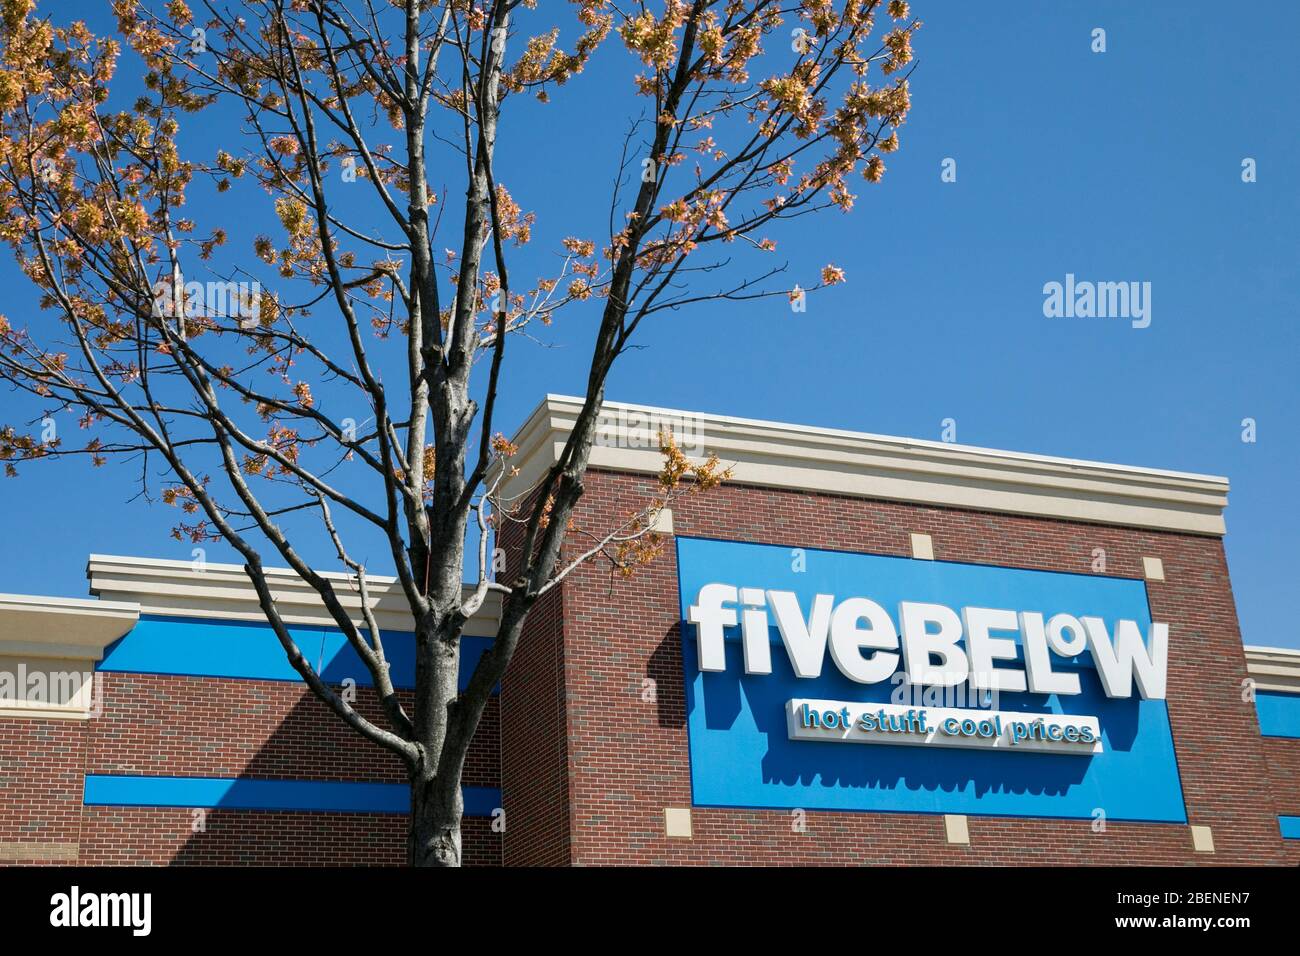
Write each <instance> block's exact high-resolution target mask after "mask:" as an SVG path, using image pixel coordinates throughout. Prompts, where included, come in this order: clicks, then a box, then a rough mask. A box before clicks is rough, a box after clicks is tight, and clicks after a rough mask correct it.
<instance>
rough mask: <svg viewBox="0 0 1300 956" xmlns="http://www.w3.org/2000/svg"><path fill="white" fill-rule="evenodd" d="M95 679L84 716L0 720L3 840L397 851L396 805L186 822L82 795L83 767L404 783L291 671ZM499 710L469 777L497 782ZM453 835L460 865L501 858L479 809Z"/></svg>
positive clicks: (305, 854) (364, 698)
mask: <svg viewBox="0 0 1300 956" xmlns="http://www.w3.org/2000/svg"><path fill="white" fill-rule="evenodd" d="M100 678H101V680H102V684H101V693H102V698H101V700H102V708H103V709H102V713H101V714H100V716H98V717H95V718H93V719H91V720H87V721H67V720H22V719H3V720H0V843H21V844H27V845H32V844H54V843H57V844H66V843H71V844H80V851H79V856H78V860H77V862H80V863H82V864H101V863H103V864H112V863H120V864H140V863H180V864H186V863H223V864H239V863H247V864H250V865H251V864H256V865H281V864H283V865H326V866H328V865H354V864H365V863H387V864H399V863H401V862H403V860H404V859H405V853H406V849H405V847H406V816H405V815H404V814H377V813H315V812H280V811H264V810H226V809H210V810H208V811H207V812H206V820H205V828H204V830H203V831H202V832H195V831H194V829H193V826H192V823H193V819H194V813H193V811H192V810H189V809H171V808H151V807H83V806H82V787H83V779H84V777H83V775H84V774H97V773H99V774H144V775H157V776H207V777H232V776H241V777H250V778H287V779H304V780H349V781H371V782H384V783H402V782H405V775H404V773H403V770H402V766H401V763H400V761H399V760H398V759H397V758H396V757H394V756H393V755H392V754H390V753H388V752H387V751H385V750H383V749H382V748H380V747H378V746H376V745H374V744H371V743H370V742H368V741H366V740H364V739H363V738H361V737H360V736H359V735H358V734H356V733H355V732H354V731H352V730H350V729H349V728H347V727H346V726H345V725H344V724H343V723H342V721H340V720H339V719H338V718H337V717H336V716H334V715H333V714H332V713H330V712H329V711H328V710H327V709H326V707H325V705H324V704H322V703H321V702H320V701H318V700H317V699H316V698H315V696H314V695H312V693H311V692H310V691H309V690H308V689H307V688H306V687H305V686H303V685H301V684H296V683H290V682H284V681H263V680H226V679H220V680H219V679H215V678H199V677H178V676H169V675H155V674H122V673H102V674H100ZM357 693H358V698H357V707H358V709H359V710H360V711H361V712H362V713H363V714H365V715H366V716H368V717H370V718H371V719H372V720H375V721H376V722H377V723H380V724H381V725H382V724H383V722H384V721H383V718H382V717H381V715H380V713H379V705H378V700H377V699H376V698H375V696H374V694H373V692H372V691H371V690H369V689H368V688H359V689H358V692H357ZM405 703H406V704H407V705H408V707H409V705H410V700H409V696H408V699H407V700H406V701H405ZM499 714H500V709H499V705H498V702H497V701H496V700H493V701H491V702H489V704H488V708H487V710H486V712H485V714H484V718H483V723H482V724H481V725H480V727H479V732H478V734H477V735H476V737H475V740H474V743H473V744H472V746H471V748H470V753H469V757H468V759H467V762H466V768H465V775H464V783H465V785H466V786H481V787H498V786H500V780H501V773H500V756H499V749H498V746H497V738H498V733H499V731H498V726H499ZM462 845H463V850H464V859H465V862H466V863H467V864H499V863H500V862H501V838H500V835H499V834H496V833H493V832H492V830H491V821H490V820H489V819H487V818H469V819H466V821H465V823H464V827H463V829H462ZM0 862H4V861H3V860H0ZM36 862H40V861H39V860H37V861H36ZM50 862H54V861H50ZM63 862H69V861H67V860H64V861H63Z"/></svg>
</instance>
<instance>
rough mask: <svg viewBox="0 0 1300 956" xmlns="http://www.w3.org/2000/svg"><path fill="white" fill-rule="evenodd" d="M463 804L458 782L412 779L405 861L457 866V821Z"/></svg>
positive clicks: (458, 826)
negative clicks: (446, 782) (409, 821)
mask: <svg viewBox="0 0 1300 956" xmlns="http://www.w3.org/2000/svg"><path fill="white" fill-rule="evenodd" d="M464 810H465V805H464V800H463V799H462V797H461V792H460V786H459V783H458V782H455V783H453V784H452V785H451V786H448V785H447V784H445V783H443V782H442V781H440V780H439V779H438V778H436V777H433V778H428V779H425V778H421V777H419V776H412V778H411V824H410V830H409V831H408V833H407V838H406V862H407V863H408V864H410V865H411V866H460V818H461V815H462V814H463V813H464Z"/></svg>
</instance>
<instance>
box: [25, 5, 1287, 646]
mask: <svg viewBox="0 0 1300 956" xmlns="http://www.w3.org/2000/svg"><path fill="white" fill-rule="evenodd" d="M87 6H89V5H87ZM913 12H914V13H915V14H916V15H918V16H920V17H921V18H922V19H923V20H924V21H925V27H924V28H923V29H922V31H921V32H920V33H919V34H918V36H917V38H916V42H915V47H916V51H917V55H918V59H919V68H918V69H917V71H916V73H915V74H914V76H913V110H912V114H911V117H910V119H909V121H908V123H907V125H906V126H905V127H904V128H903V130H902V131H901V139H902V149H901V151H900V152H898V153H896V154H894V155H893V156H892V157H889V160H888V164H889V169H888V172H887V173H886V175H885V181H884V183H883V184H882V185H880V186H871V185H869V184H867V183H861V184H860V188H859V189H858V193H859V199H858V203H857V206H856V208H855V210H854V212H853V213H852V214H850V215H848V216H844V215H841V214H840V213H838V212H836V213H829V214H827V215H825V216H824V217H822V218H820V219H818V220H816V221H815V222H813V221H811V220H805V221H802V222H799V223H795V224H791V225H788V226H787V227H785V228H784V229H783V231H781V232H778V233H774V235H775V237H776V238H777V239H778V241H779V249H780V254H781V255H782V256H783V257H786V258H788V259H789V261H790V264H791V274H792V276H794V277H795V278H796V279H800V280H801V281H803V283H804V284H805V285H807V284H810V283H811V282H812V281H815V278H814V277H815V274H816V270H817V269H819V268H820V266H821V265H822V264H823V263H825V262H827V261H833V262H835V263H836V264H838V265H840V266H842V267H843V268H844V269H845V270H846V272H847V274H848V282H847V284H845V285H843V286H839V287H836V288H834V289H831V290H828V291H826V292H822V293H819V294H817V295H816V296H814V297H812V298H811V299H810V301H809V306H808V311H807V312H806V313H805V314H802V315H795V314H792V313H791V312H790V311H789V309H788V308H787V307H786V306H785V304H784V302H783V301H781V300H771V301H767V302H760V303H757V304H748V305H744V304H736V305H732V304H727V303H723V304H718V305H710V306H708V307H706V308H703V309H699V308H697V309H695V310H693V311H686V312H682V313H679V314H671V313H665V314H661V315H660V316H659V317H658V319H657V320H656V321H655V323H654V324H653V325H651V326H648V327H644V328H643V330H642V334H641V337H640V342H639V344H640V345H641V346H642V348H641V349H640V350H638V351H635V352H633V353H632V354H629V355H627V356H625V357H624V358H623V359H622V360H621V363H620V365H619V366H618V367H617V368H616V371H615V372H614V374H613V376H612V378H611V383H610V387H609V389H608V395H609V397H610V398H613V399H617V400H623V401H631V402H640V403H646V404H654V405H664V406H670V407H677V408H686V409H698V410H704V411H710V412H718V413H723V414H731V415H740V416H746V417H752V418H769V419H775V420H780V421H789V422H799V423H806V424H810V425H822V426H831V427H839V428H852V429H861V430H866V431H872V432H880V433H886V434H897V435H908V436H917V437H921V438H931V439H934V438H938V437H939V431H940V428H941V425H940V423H941V421H942V420H943V419H945V418H949V417H951V418H953V419H955V420H956V422H957V430H958V434H957V437H958V440H959V441H961V442H963V443H968V444H975V445H982V446H989V447H996V448H1007V449H1014V450H1022V451H1029V452H1037V453H1043V454H1053V455H1064V456H1069V457H1075V458H1088V459H1098V460H1103V461H1111V462H1122V463H1127V464H1134V465H1147V466H1153V467H1159V468H1171V469H1178V470H1185V471H1196V472H1206V473H1211V474H1217V475H1226V476H1228V477H1229V478H1230V479H1231V482H1232V492H1231V495H1230V506H1229V508H1228V511H1227V522H1228V529H1229V530H1228V537H1227V549H1228V559H1229V567H1230V570H1231V574H1232V580H1233V586H1234V590H1235V593H1236V597H1237V604H1238V611H1239V613H1240V617H1241V622H1242V629H1243V634H1244V637H1245V639H1246V641H1247V642H1248V643H1255V644H1268V645H1280V646H1291V647H1297V646H1300V633H1298V632H1297V631H1296V630H1295V628H1294V627H1293V626H1292V624H1291V623H1290V622H1291V621H1293V620H1294V617H1293V614H1292V613H1291V608H1290V601H1291V600H1292V599H1293V596H1294V590H1295V588H1294V586H1295V582H1296V577H1297V570H1298V567H1297V558H1296V545H1295V542H1296V541H1297V540H1300V511H1298V509H1297V507H1296V491H1297V481H1296V475H1297V472H1298V471H1300V450H1298V449H1300V443H1298V442H1297V434H1296V431H1297V426H1296V414H1297V404H1298V403H1297V396H1298V394H1300V386H1297V364H1298V356H1300V348H1298V346H1300V332H1298V331H1297V319H1298V318H1300V304H1298V299H1297V294H1296V292H1297V289H1300V241H1298V240H1300V185H1298V184H1297V174H1296V171H1295V164H1296V157H1297V156H1300V122H1297V121H1298V120H1300V102H1298V100H1300V57H1297V56H1296V43H1297V40H1296V38H1297V37H1300V4H1293V3H1284V2H1275V3H1240V4H1235V5H1232V6H1231V7H1227V8H1225V7H1224V6H1223V5H1221V4H1211V3H1208V2H1204V3H1190V4H1188V3H1180V4H1174V3H1142V4H1134V3H1127V2H1029V3H1023V4H1012V5H988V4H970V3H965V2H956V0H915V2H914V3H913ZM78 13H80V11H78ZM96 19H98V18H97V17H96V18H92V20H96ZM1095 27H1102V28H1104V29H1105V30H1106V40H1107V52H1105V53H1103V54H1096V53H1093V52H1091V50H1090V44H1091V35H1090V34H1091V31H1092V30H1093V28H1095ZM627 83H628V80H627V72H626V70H625V68H624V66H623V64H622V62H621V60H620V59H619V58H618V57H617V56H614V55H612V51H611V55H608V56H605V57H603V58H602V59H601V60H600V61H599V62H597V63H596V64H594V65H593V66H592V68H591V69H590V70H589V71H588V73H587V74H586V75H584V76H583V77H580V78H579V79H578V80H577V81H575V82H574V83H573V84H572V85H571V86H570V87H567V88H565V89H563V90H560V91H558V95H557V97H556V102H555V103H554V104H552V105H551V106H549V107H541V106H539V105H537V104H533V103H531V102H524V101H522V100H520V101H519V102H518V103H517V104H515V103H511V104H510V105H509V106H508V109H513V110H515V111H516V112H515V113H514V115H513V116H511V115H509V114H508V116H507V120H506V125H505V126H503V131H502V139H501V145H500V148H501V149H502V150H503V151H504V153H505V158H504V161H503V164H502V168H501V171H500V173H499V177H500V178H501V179H502V181H504V182H506V183H507V184H508V185H509V186H510V188H511V191H512V193H513V195H514V196H515V198H516V200H517V201H519V202H520V203H521V205H523V206H524V207H525V208H526V209H530V210H533V211H535V212H536V214H537V217H538V223H539V226H538V233H539V235H547V236H555V235H568V234H575V235H589V236H593V237H595V236H598V235H599V234H600V226H601V224H602V223H603V221H604V217H605V215H606V211H607V202H608V183H609V182H610V180H611V177H612V172H611V170H612V167H613V164H614V163H615V162H616V161H617V158H618V153H619V149H620V147H621V137H622V133H623V131H624V130H625V128H626V126H627V120H628V117H629V110H633V111H635V110H638V109H639V105H638V104H634V103H633V100H632V98H631V97H629V96H626V95H623V94H622V92H621V91H624V90H625V89H626V86H627ZM512 124H513V125H512ZM948 157H951V158H953V159H955V160H956V163H957V182H955V183H943V182H941V180H940V169H941V163H942V161H943V160H944V159H945V158H948ZM1244 157H1252V158H1254V159H1255V160H1256V161H1257V164H1258V182H1256V183H1253V184H1244V183H1243V182H1242V181H1241V162H1242V159H1243V158H1244ZM239 195H241V196H243V197H246V198H247V200H248V201H254V198H253V197H252V195H251V193H249V192H244V193H241V194H239ZM234 201H236V200H227V201H226V203H227V205H226V207H225V210H224V212H225V214H227V215H228V210H229V208H230V207H229V203H230V202H234ZM208 208H209V210H211V209H212V208H213V207H211V206H209V207H208ZM245 214H246V213H245V211H244V210H243V209H240V210H239V212H238V215H239V216H241V217H242V216H244V215H245ZM258 214H259V215H260V214H261V213H258ZM247 215H250V216H251V215H253V213H252V212H251V211H249V212H248V213H247ZM195 217H196V218H198V219H200V221H204V220H203V209H202V207H200V208H198V209H196V212H195ZM1066 273H1074V274H1075V275H1076V276H1077V277H1079V278H1080V279H1091V280H1105V281H1121V280H1136V281H1149V282H1150V283H1151V284H1152V322H1151V326H1150V327H1149V328H1146V329H1141V330H1138V329H1133V328H1131V327H1130V325H1129V323H1128V322H1126V321H1123V320H1114V319H1064V318H1057V319H1048V318H1045V317H1044V315H1043V311H1042V304H1043V293H1042V288H1043V284H1044V283H1046V282H1049V281H1053V280H1056V281H1061V280H1063V279H1064V277H1065V275H1066ZM0 281H3V282H4V284H5V288H6V290H7V293H8V295H7V296H6V302H5V304H4V307H3V308H2V309H0V311H3V312H4V313H5V314H7V315H9V316H10V318H11V319H12V320H14V321H15V322H17V321H19V320H20V318H21V316H22V315H23V314H24V310H25V309H29V308H30V303H31V297H30V295H28V294H27V292H26V290H25V289H23V288H22V286H21V281H22V280H21V278H20V277H17V276H16V275H15V272H14V269H13V267H12V265H11V264H10V263H8V262H6V263H4V264H3V265H0ZM594 316H595V311H594V309H593V310H592V311H590V312H587V313H583V314H576V313H575V314H573V315H572V316H571V317H570V318H568V319H565V320H564V321H563V322H562V323H560V324H558V325H557V326H556V327H555V328H554V329H553V330H550V331H548V332H547V333H546V341H547V342H548V343H549V344H551V345H553V346H554V347H553V348H548V349H544V348H540V347H537V346H520V347H516V348H515V351H514V353H513V361H512V362H511V363H510V364H509V366H508V368H507V374H506V382H507V384H506V386H505V390H504V395H503V398H502V403H503V404H502V409H501V417H500V419H499V421H500V423H501V425H502V427H503V429H504V430H505V431H507V432H509V431H510V430H511V429H512V428H513V427H514V426H515V425H516V424H518V423H520V422H521V421H522V420H523V418H524V416H525V415H526V414H527V412H528V411H529V410H530V409H531V408H532V407H533V406H534V405H535V404H536V402H537V401H538V399H539V398H540V396H541V395H542V394H543V393H545V392H548V391H550V392H561V393H579V392H580V391H581V389H582V387H583V383H584V381H585V377H586V366H587V360H588V356H589V349H590V346H589V334H590V331H591V329H592V322H593V319H594ZM25 409H26V406H21V405H20V403H18V402H16V401H15V399H14V398H13V397H12V396H11V395H9V394H7V393H0V420H7V421H11V420H14V419H16V418H19V417H20V414H19V413H20V412H21V411H24V410H25ZM1246 417H1251V418H1254V419H1255V420H1256V421H1257V423H1258V440H1257V441H1256V442H1255V443H1254V444H1246V443H1243V442H1242V440H1241V420H1242V419H1243V418H1246ZM22 471H23V473H22V476H21V477H20V478H19V479H17V480H9V481H3V482H0V528H3V529H4V533H5V544H4V546H3V548H0V591H10V592H28V593H38V594H55V595H84V594H85V593H86V590H85V580H84V563H85V558H86V555H87V554H88V553H90V552H110V553H124V554H136V555H147V556H155V557H173V558H188V557H189V554H190V548H191V545H189V544H188V543H186V544H182V543H180V542H177V541H174V540H173V539H171V538H170V537H169V536H168V532H169V530H170V528H171V527H172V525H173V523H174V522H175V518H176V515H175V512H174V511H173V510H172V509H169V508H164V507H162V506H153V507H150V506H148V505H145V504H143V503H139V502H136V503H128V499H129V498H131V497H132V496H133V495H134V493H135V490H136V489H135V485H134V479H135V478H136V477H137V469H135V468H133V467H131V466H128V465H125V464H115V465H112V466H110V467H108V468H102V469H99V470H97V471H93V472H88V471H87V470H85V469H84V467H83V466H81V465H79V464H77V463H74V462H57V463H36V464H29V465H27V466H24V467H23V469H22ZM308 554H309V556H311V557H313V558H314V559H319V560H321V561H322V563H326V564H328V565H329V566H331V567H332V566H333V564H334V562H333V561H332V560H331V559H332V555H331V554H329V553H328V551H327V549H325V548H323V547H322V548H318V549H316V550H315V551H312V550H310V549H309V550H308ZM209 555H210V557H211V558H212V559H213V560H224V559H229V558H230V555H229V553H228V552H225V551H223V550H222V549H220V548H211V549H210V550H209ZM376 570H379V567H378V565H376Z"/></svg>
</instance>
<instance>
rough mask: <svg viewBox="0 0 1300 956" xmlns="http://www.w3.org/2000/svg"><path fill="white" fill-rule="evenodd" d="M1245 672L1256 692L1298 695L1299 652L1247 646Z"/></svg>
mask: <svg viewBox="0 0 1300 956" xmlns="http://www.w3.org/2000/svg"><path fill="white" fill-rule="evenodd" d="M1246 672H1247V673H1248V674H1250V676H1251V677H1252V678H1254V680H1255V689H1256V690H1271V691H1281V692H1282V693H1286V694H1300V650H1297V649H1295V648H1290V647H1260V646H1257V645H1247V646H1246Z"/></svg>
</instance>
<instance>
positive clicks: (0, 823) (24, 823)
mask: <svg viewBox="0 0 1300 956" xmlns="http://www.w3.org/2000/svg"><path fill="white" fill-rule="evenodd" d="M85 754H86V724H85V722H83V721H75V720H26V719H20V718H12V717H11V718H0V843H4V844H19V845H20V846H21V847H22V853H21V854H20V855H19V856H18V857H16V856H15V854H14V853H12V852H10V853H4V854H0V864H5V863H10V862H13V861H15V859H19V858H20V859H24V860H27V861H30V862H42V861H45V862H60V861H59V860H57V859H53V858H51V857H50V856H48V855H47V854H44V853H41V852H40V851H39V849H38V848H39V847H40V846H48V845H50V844H74V845H75V844H76V843H77V839H78V833H79V832H80V829H81V784H82V767H83V766H84V765H85ZM33 853H35V854H36V857H35V859H34V860H33V859H32V854H33ZM62 862H68V861H66V860H64V861H62Z"/></svg>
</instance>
